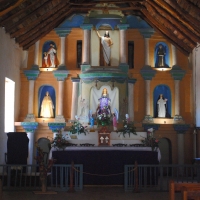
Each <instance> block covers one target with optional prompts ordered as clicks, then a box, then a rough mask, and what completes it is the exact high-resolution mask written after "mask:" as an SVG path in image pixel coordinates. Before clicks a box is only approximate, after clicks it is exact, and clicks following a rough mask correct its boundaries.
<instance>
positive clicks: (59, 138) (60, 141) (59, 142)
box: [51, 130, 69, 149]
mask: <svg viewBox="0 0 200 200" xmlns="http://www.w3.org/2000/svg"><path fill="white" fill-rule="evenodd" d="M68 144H69V142H68V141H67V140H66V139H65V137H64V136H63V135H62V132H61V130H59V131H58V133H57V134H56V136H55V137H54V138H53V140H52V142H51V147H55V148H59V149H65V147H66V146H68Z"/></svg>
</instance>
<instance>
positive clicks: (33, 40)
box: [22, 11, 73, 50]
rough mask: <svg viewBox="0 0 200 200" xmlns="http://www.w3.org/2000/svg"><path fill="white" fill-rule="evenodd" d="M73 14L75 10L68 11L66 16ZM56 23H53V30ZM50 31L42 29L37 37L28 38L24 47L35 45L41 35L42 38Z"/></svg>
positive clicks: (25, 48)
mask: <svg viewBox="0 0 200 200" xmlns="http://www.w3.org/2000/svg"><path fill="white" fill-rule="evenodd" d="M72 14H73V11H68V12H67V14H66V17H67V16H69V15H72ZM62 21H63V19H61V20H60V21H59V22H58V23H59V24H60V23H62ZM55 24H56V22H54V23H52V24H51V29H52V30H53V27H55ZM48 33H49V31H48V30H45V31H42V32H41V33H40V35H39V36H38V35H37V36H36V37H32V38H30V40H28V41H27V43H26V44H24V45H22V47H23V49H24V50H27V49H28V48H29V47H31V46H32V45H34V44H35V43H36V42H37V41H38V40H39V37H40V38H42V37H44V36H45V35H47V34H48Z"/></svg>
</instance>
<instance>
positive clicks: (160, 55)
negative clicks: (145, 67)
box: [155, 44, 169, 68]
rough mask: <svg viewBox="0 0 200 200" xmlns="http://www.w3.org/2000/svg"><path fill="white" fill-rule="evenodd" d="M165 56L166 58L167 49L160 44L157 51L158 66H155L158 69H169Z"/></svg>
mask: <svg viewBox="0 0 200 200" xmlns="http://www.w3.org/2000/svg"><path fill="white" fill-rule="evenodd" d="M165 56H166V48H165V47H164V46H163V45H162V44H159V45H158V48H157V50H156V64H155V67H157V68H166V67H169V66H168V65H167V64H166V60H165Z"/></svg>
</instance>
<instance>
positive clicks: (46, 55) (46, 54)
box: [42, 40, 59, 68]
mask: <svg viewBox="0 0 200 200" xmlns="http://www.w3.org/2000/svg"><path fill="white" fill-rule="evenodd" d="M52 47H53V48H54V49H55V53H54V60H55V67H57V66H58V65H59V62H58V58H57V46H56V44H55V42H54V41H52V40H48V41H46V42H45V43H44V44H43V47H42V67H47V68H48V67H51V62H50V54H49V51H50V48H52ZM45 60H46V61H45Z"/></svg>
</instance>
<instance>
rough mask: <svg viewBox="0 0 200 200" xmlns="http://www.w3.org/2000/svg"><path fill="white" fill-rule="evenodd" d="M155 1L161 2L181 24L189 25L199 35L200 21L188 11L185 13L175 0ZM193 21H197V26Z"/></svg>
mask: <svg viewBox="0 0 200 200" xmlns="http://www.w3.org/2000/svg"><path fill="white" fill-rule="evenodd" d="M155 2H156V3H157V4H159V5H160V6H162V7H163V8H164V9H165V10H166V11H167V12H169V13H170V14H171V15H172V16H174V17H175V18H176V19H177V20H178V21H179V22H180V23H181V24H183V25H184V26H185V27H187V28H188V29H189V30H190V31H192V32H193V33H194V34H195V35H197V36H199V34H200V30H199V29H200V28H199V27H200V22H199V21H197V20H196V19H194V18H193V17H191V16H190V15H189V14H188V13H185V12H184V13H183V11H182V10H181V9H180V7H179V6H178V4H177V3H176V2H175V1H172V0H164V1H163V2H160V1H159V0H155ZM193 19H194V20H195V21H194V20H193ZM191 21H193V22H195V24H196V25H197V26H196V25H195V26H193V25H192V23H191ZM194 27H195V28H194ZM195 29H196V30H195Z"/></svg>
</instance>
